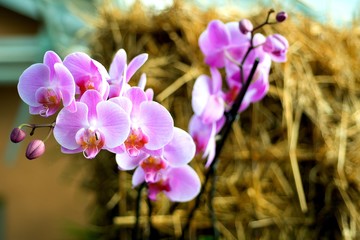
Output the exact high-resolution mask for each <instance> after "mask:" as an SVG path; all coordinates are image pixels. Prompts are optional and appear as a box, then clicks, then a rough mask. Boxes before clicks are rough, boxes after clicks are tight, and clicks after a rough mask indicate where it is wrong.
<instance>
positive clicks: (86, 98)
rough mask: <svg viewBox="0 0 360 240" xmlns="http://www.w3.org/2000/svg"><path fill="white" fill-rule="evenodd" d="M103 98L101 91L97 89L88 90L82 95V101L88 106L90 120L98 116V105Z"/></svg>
mask: <svg viewBox="0 0 360 240" xmlns="http://www.w3.org/2000/svg"><path fill="white" fill-rule="evenodd" d="M102 100H103V99H102V98H101V96H100V93H99V92H98V91H96V90H88V91H86V92H85V93H84V94H83V95H82V97H81V99H80V101H81V102H83V103H85V104H86V105H87V107H88V118H89V122H92V121H94V120H95V119H96V118H97V112H96V106H97V105H98V103H100V102H101V101H102Z"/></svg>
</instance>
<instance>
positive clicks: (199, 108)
mask: <svg viewBox="0 0 360 240" xmlns="http://www.w3.org/2000/svg"><path fill="white" fill-rule="evenodd" d="M210 71H211V78H210V77H209V76H207V75H200V76H199V77H198V78H197V79H196V81H195V84H194V87H193V91H192V100H191V104H192V108H193V110H194V113H195V115H197V116H199V117H200V118H201V120H202V121H203V122H204V123H205V124H208V123H213V122H216V121H217V120H219V119H220V118H221V117H222V116H223V114H224V109H225V103H224V99H223V92H222V90H221V88H222V78H221V75H220V72H219V71H218V70H217V69H216V68H210Z"/></svg>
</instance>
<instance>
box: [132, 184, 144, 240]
mask: <svg viewBox="0 0 360 240" xmlns="http://www.w3.org/2000/svg"><path fill="white" fill-rule="evenodd" d="M144 186H145V183H143V184H141V185H140V186H139V188H138V190H137V197H136V206H135V226H134V228H133V232H132V239H134V240H137V239H138V233H139V218H140V205H141V204H140V202H141V192H142V189H143V188H144Z"/></svg>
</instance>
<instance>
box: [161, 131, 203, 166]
mask: <svg viewBox="0 0 360 240" xmlns="http://www.w3.org/2000/svg"><path fill="white" fill-rule="evenodd" d="M195 151H196V146H195V143H194V141H193V139H192V138H191V136H190V135H189V134H188V133H187V132H185V131H184V130H182V129H180V128H177V127H175V128H174V136H173V138H172V140H171V141H170V142H169V143H168V144H166V145H165V147H164V152H163V156H164V158H165V159H166V160H167V161H168V162H169V164H170V165H171V166H181V165H184V164H187V163H189V162H190V161H191V160H192V159H193V157H194V156H195Z"/></svg>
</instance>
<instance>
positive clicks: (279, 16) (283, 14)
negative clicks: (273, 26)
mask: <svg viewBox="0 0 360 240" xmlns="http://www.w3.org/2000/svg"><path fill="white" fill-rule="evenodd" d="M287 18H288V15H287V13H286V12H284V11H281V12H278V13H277V14H276V21H277V22H283V21H285V20H286V19H287Z"/></svg>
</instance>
